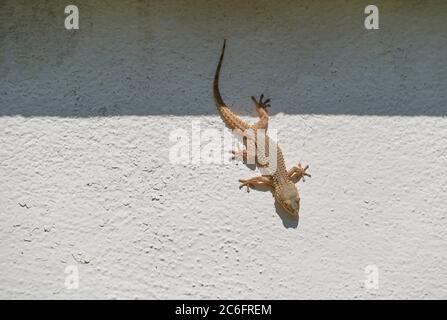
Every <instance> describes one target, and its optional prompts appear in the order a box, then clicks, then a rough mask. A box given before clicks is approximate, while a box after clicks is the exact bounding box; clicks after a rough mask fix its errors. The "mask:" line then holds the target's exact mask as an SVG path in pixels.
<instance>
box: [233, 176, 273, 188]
mask: <svg viewBox="0 0 447 320" xmlns="http://www.w3.org/2000/svg"><path fill="white" fill-rule="evenodd" d="M239 182H240V183H241V185H240V186H239V189H242V188H243V187H247V192H250V188H254V187H255V186H261V187H273V181H272V178H271V177H270V176H258V177H254V178H251V179H248V180H243V179H239Z"/></svg>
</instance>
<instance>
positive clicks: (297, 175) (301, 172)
mask: <svg viewBox="0 0 447 320" xmlns="http://www.w3.org/2000/svg"><path fill="white" fill-rule="evenodd" d="M307 169H309V166H308V165H307V166H305V167H304V168H303V167H302V166H301V163H298V166H296V167H292V168H291V169H290V170H289V171H288V175H289V179H290V180H292V181H295V180H296V181H295V183H296V182H298V181H300V180H301V179H303V182H304V181H305V180H304V177H309V178H310V177H311V175H310V174H309V173H307V172H306V170H307Z"/></svg>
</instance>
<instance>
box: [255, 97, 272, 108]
mask: <svg viewBox="0 0 447 320" xmlns="http://www.w3.org/2000/svg"><path fill="white" fill-rule="evenodd" d="M263 99H264V95H263V94H261V96H260V97H259V101H258V100H256V98H255V97H253V96H252V97H251V100H253V102H254V103H255V104H256V105H257V106H259V107H261V108H269V107H270V99H266V100H265V101H263Z"/></svg>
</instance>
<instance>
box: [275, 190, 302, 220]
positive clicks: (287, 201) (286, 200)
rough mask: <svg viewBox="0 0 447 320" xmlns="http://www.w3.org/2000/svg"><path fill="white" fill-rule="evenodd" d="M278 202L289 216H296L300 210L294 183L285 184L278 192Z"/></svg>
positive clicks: (298, 196) (298, 197)
mask: <svg viewBox="0 0 447 320" xmlns="http://www.w3.org/2000/svg"><path fill="white" fill-rule="evenodd" d="M278 202H279V204H280V205H281V207H282V208H283V209H284V210H285V211H286V212H287V213H288V214H290V215H291V216H293V217H297V216H298V212H299V211H300V195H299V193H298V190H297V188H296V187H295V184H287V185H286V186H285V187H284V188H283V189H282V190H281V193H280V194H279V197H278Z"/></svg>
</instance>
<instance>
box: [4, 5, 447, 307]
mask: <svg viewBox="0 0 447 320" xmlns="http://www.w3.org/2000/svg"><path fill="white" fill-rule="evenodd" d="M72 3H75V4H78V6H79V9H80V14H81V22H80V25H81V29H80V30H79V31H77V32H72V31H66V30H65V29H64V28H63V20H64V14H63V9H64V5H65V4H62V3H60V1H46V2H42V3H41V4H37V3H35V4H33V5H30V4H29V3H28V2H26V1H12V0H7V1H2V3H1V4H0V21H1V22H0V33H1V35H2V37H0V178H1V179H0V227H1V233H0V270H1V271H0V297H1V298H274V299H279V298H314V299H315V298H444V299H445V298H447V250H446V231H447V219H446V213H447V212H446V211H447V205H446V200H447V151H446V141H447V119H446V115H447V107H446V104H445V101H446V94H445V92H446V91H445V88H446V84H447V68H446V64H445V55H446V52H447V43H446V42H447V40H446V38H445V30H446V22H445V21H446V12H447V11H446V10H445V9H446V4H445V2H443V1H405V2H403V1H387V2H386V3H385V2H383V3H382V2H381V1H377V5H379V8H380V10H381V11H380V12H381V16H380V17H381V20H380V21H381V26H380V28H381V29H380V30H378V31H366V30H365V29H364V28H363V17H364V15H363V8H364V7H365V6H366V5H367V4H370V3H369V2H366V1H348V2H346V1H322V2H318V3H314V2H313V1H300V2H299V3H298V2H296V1H290V2H283V3H282V4H280V5H278V4H274V3H273V2H271V3H270V2H268V1H252V2H247V4H244V5H242V4H238V1H234V2H231V1H226V2H225V3H222V2H214V3H210V2H209V1H202V2H196V3H195V4H194V5H191V3H190V2H189V1H184V2H183V1H176V2H170V4H167V3H166V2H162V1H151V2H150V3H144V2H141V1H130V0H128V1H101V2H99V1H97V2H92V1H73V2H72ZM223 38H227V39H228V51H227V53H228V55H227V56H226V60H225V62H224V67H223V70H222V72H223V74H222V91H223V95H224V97H225V100H226V101H227V102H228V103H229V104H231V105H235V107H234V108H235V110H236V111H238V112H239V113H241V114H243V115H244V117H246V118H248V119H251V120H254V118H251V116H253V115H254V110H253V106H252V103H251V102H250V100H249V97H250V95H258V94H260V93H261V92H264V93H265V94H266V95H268V96H269V97H271V98H272V100H273V103H272V108H271V113H272V117H271V125H270V128H271V129H275V130H277V131H278V135H279V137H278V139H279V142H280V145H281V147H282V149H283V150H284V152H285V155H286V161H287V163H288V165H289V166H290V165H293V164H296V163H297V162H299V161H301V162H303V163H305V164H310V170H311V173H312V178H311V179H309V180H308V181H306V182H305V183H304V184H303V183H300V184H299V188H300V191H301V197H302V208H301V217H300V220H299V223H298V224H297V221H294V220H292V219H288V218H287V217H286V216H284V215H283V214H282V213H281V212H280V211H278V210H277V209H276V208H275V206H274V203H273V199H272V196H271V194H270V193H268V192H259V191H258V192H256V191H253V192H250V193H249V194H247V193H246V192H245V191H243V190H242V191H241V190H239V189H238V185H239V183H238V179H239V178H247V177H251V176H254V175H257V172H255V171H252V170H250V169H249V168H247V167H245V166H244V165H242V164H235V163H230V164H220V165H215V164H213V165H211V164H208V165H206V164H201V165H192V164H185V165H175V164H172V163H170V162H169V150H170V149H171V147H172V145H173V143H172V142H170V141H169V135H170V133H171V132H172V130H173V129H176V128H183V129H185V130H187V131H188V132H189V131H190V130H191V123H192V122H193V121H194V120H195V121H199V122H200V126H201V128H202V130H205V129H209V128H214V129H218V130H222V126H221V121H220V119H219V118H218V117H217V113H216V111H215V107H214V104H213V101H212V97H211V87H210V85H211V81H212V76H213V72H214V68H215V65H216V62H217V58H218V54H219V50H220V46H221V43H222V39H223ZM226 151H228V150H226ZM71 265H75V266H77V267H78V270H79V277H80V278H79V279H80V282H79V288H78V289H76V290H68V289H67V288H66V287H65V280H66V277H67V274H65V273H64V270H65V268H66V267H67V266H71ZM371 265H373V266H376V267H377V268H378V272H379V287H378V289H368V288H367V287H365V280H366V277H367V275H366V273H365V268H367V267H368V266H371Z"/></svg>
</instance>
